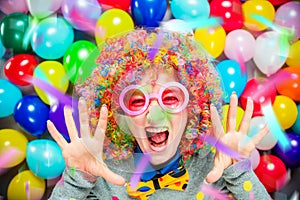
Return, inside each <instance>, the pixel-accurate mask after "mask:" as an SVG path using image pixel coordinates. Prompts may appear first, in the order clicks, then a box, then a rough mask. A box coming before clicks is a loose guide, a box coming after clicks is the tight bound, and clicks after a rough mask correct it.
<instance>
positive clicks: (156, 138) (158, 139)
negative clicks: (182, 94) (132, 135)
mask: <svg viewBox="0 0 300 200" xmlns="http://www.w3.org/2000/svg"><path fill="white" fill-rule="evenodd" d="M150 139H151V141H152V142H154V143H156V144H160V143H162V142H164V141H165V140H166V139H167V133H166V132H160V133H156V134H154V135H152V136H151V137H150Z"/></svg>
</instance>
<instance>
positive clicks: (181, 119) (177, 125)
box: [170, 112, 188, 135]
mask: <svg viewBox="0 0 300 200" xmlns="http://www.w3.org/2000/svg"><path fill="white" fill-rule="evenodd" d="M187 120H188V114H187V112H183V113H181V114H180V115H177V116H174V117H173V118H172V119H170V122H171V124H172V127H173V132H174V133H175V134H176V135H177V134H180V135H182V134H183V132H184V130H185V127H186V125H187Z"/></svg>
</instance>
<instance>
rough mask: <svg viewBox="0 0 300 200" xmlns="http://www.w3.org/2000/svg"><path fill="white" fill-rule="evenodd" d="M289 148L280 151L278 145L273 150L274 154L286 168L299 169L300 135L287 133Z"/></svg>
mask: <svg viewBox="0 0 300 200" xmlns="http://www.w3.org/2000/svg"><path fill="white" fill-rule="evenodd" d="M287 137H288V138H289V143H290V148H289V149H287V150H282V149H281V148H280V146H279V145H276V146H275V148H274V154H275V155H276V156H278V157H279V158H280V159H281V160H282V161H283V162H284V163H285V165H286V166H287V167H289V168H297V167H300V135H299V134H296V133H287Z"/></svg>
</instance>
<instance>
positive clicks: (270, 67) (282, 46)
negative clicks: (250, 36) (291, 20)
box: [253, 31, 290, 76]
mask: <svg viewBox="0 0 300 200" xmlns="http://www.w3.org/2000/svg"><path fill="white" fill-rule="evenodd" d="M289 46H290V45H289V42H288V39H287V37H284V35H280V34H279V33H278V32H276V31H267V32H264V33H262V34H260V35H259V36H258V37H257V38H256V42H255V52H254V56H253V60H254V62H255V64H256V66H257V67H258V69H259V70H260V71H261V72H262V73H264V74H265V75H267V76H270V75H272V74H274V73H276V72H277V71H278V70H279V69H280V68H281V67H282V66H283V64H284V63H285V61H286V59H287V56H288V54H289Z"/></svg>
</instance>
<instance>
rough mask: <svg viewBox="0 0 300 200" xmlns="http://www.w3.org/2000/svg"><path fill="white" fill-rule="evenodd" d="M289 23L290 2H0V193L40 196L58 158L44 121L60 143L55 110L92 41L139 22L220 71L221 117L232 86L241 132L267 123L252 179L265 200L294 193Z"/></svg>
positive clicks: (296, 53) (295, 90) (298, 53)
mask: <svg viewBox="0 0 300 200" xmlns="http://www.w3.org/2000/svg"><path fill="white" fill-rule="evenodd" d="M299 20H300V2H299V1H296V0H293V1H292V0H247V1H243V0H170V1H167V0H47V1H44V0H0V199H47V197H48V196H49V195H50V193H51V190H52V188H53V187H54V185H55V183H56V182H57V181H58V180H59V178H60V175H61V173H62V170H63V168H64V167H65V163H64V161H63V158H62V155H61V152H60V149H59V148H58V146H57V144H56V143H55V142H54V141H53V139H52V138H51V136H50V135H49V133H48V131H47V129H46V121H47V120H48V119H50V120H51V121H53V123H54V124H55V125H56V126H57V128H58V130H59V131H60V132H61V134H62V135H63V137H64V138H65V139H66V140H69V135H68V133H67V129H66V126H65V124H64V123H63V121H64V116H63V106H65V105H70V104H72V99H71V97H72V90H73V85H74V83H75V82H76V81H78V80H77V78H78V77H82V80H84V78H86V77H87V76H88V75H89V73H90V72H91V70H92V69H93V68H94V67H95V66H94V64H93V60H92V59H91V58H96V57H97V55H98V48H97V46H98V45H101V42H102V41H104V40H106V39H110V38H111V37H113V36H114V35H117V34H119V33H122V32H124V31H128V30H133V29H134V28H140V27H143V28H150V27H162V28H165V29H167V30H169V31H182V32H183V33H184V34H187V33H189V34H192V35H193V37H194V38H195V40H197V41H198V42H199V43H200V44H202V46H203V47H204V49H206V51H207V52H208V53H209V54H210V55H211V56H212V60H213V62H215V66H216V69H217V71H218V72H219V74H220V76H221V77H222V82H223V85H222V86H223V89H224V91H225V94H224V97H223V100H224V105H223V107H222V108H223V109H224V113H226V112H227V110H228V102H229V95H230V94H231V93H232V92H236V93H237V95H238V97H239V109H238V113H237V121H238V124H239V123H240V121H241V120H242V114H243V112H244V110H245V106H246V102H247V99H248V98H249V97H250V98H252V99H253V100H254V114H253V116H252V119H251V124H250V129H249V133H248V136H249V137H253V136H254V135H255V133H256V132H257V130H259V129H260V128H262V127H263V126H264V125H265V124H266V123H267V124H268V125H269V126H271V127H272V132H270V133H269V134H268V135H267V136H266V137H265V138H264V139H263V140H262V141H261V142H260V143H259V144H257V145H256V150H255V151H254V152H253V154H252V155H251V157H250V160H251V164H252V168H253V169H254V171H255V173H256V174H257V176H258V178H259V179H260V180H261V181H262V183H263V184H264V185H265V187H266V188H267V190H268V192H269V193H270V195H271V196H272V197H273V198H274V199H291V198H292V197H294V196H297V195H298V194H299V193H298V192H299V191H300V185H299V181H300V23H299ZM88 59H90V60H88ZM32 77H33V78H34V79H30V78H32ZM37 80H41V81H43V82H44V83H46V84H42V85H41V84H39V85H35V84H36V83H38V82H37ZM82 80H81V81H82ZM73 103H74V102H73ZM75 103H76V102H75ZM270 109H271V110H270ZM73 114H74V116H75V117H78V112H77V111H76V109H75V110H74V113H73ZM270 119H272V120H270ZM225 123H226V121H223V125H224V126H225ZM77 125H78V123H77ZM284 141H285V145H286V146H287V147H288V148H287V149H283V148H282V146H283V144H282V142H284ZM47 156H48V157H47Z"/></svg>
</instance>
